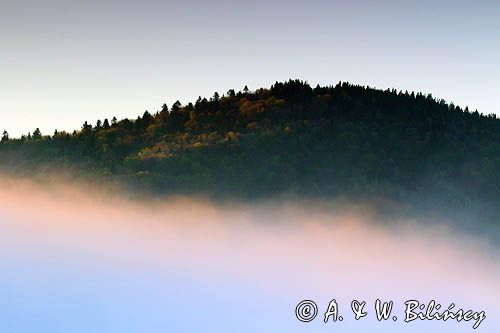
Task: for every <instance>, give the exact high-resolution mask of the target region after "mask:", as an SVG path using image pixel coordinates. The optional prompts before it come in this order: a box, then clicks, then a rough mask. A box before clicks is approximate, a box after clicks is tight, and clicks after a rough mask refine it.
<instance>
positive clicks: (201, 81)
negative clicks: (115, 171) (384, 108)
mask: <svg viewBox="0 0 500 333" xmlns="http://www.w3.org/2000/svg"><path fill="white" fill-rule="evenodd" d="M0 45H1V52H0V130H1V129H6V130H8V131H9V133H10V134H11V136H19V135H20V134H21V133H27V132H28V131H31V132H32V131H33V130H34V129H35V128H37V127H39V128H40V129H41V130H42V133H45V134H51V133H52V132H53V130H54V129H56V128H57V129H59V130H73V129H78V128H80V127H81V125H82V124H83V122H84V121H90V122H91V123H95V121H96V120H97V119H104V118H112V117H113V116H116V117H117V118H119V119H120V118H125V117H129V118H135V117H137V116H138V115H140V114H142V113H143V112H144V111H145V110H148V111H150V112H155V111H157V110H159V109H160V107H161V105H162V104H163V103H165V102H166V103H167V104H168V105H172V104H173V103H174V102H175V101H176V100H177V99H179V100H180V101H181V102H183V103H187V102H190V101H194V100H196V98H197V97H198V96H211V95H212V94H213V93H214V92H215V91H218V92H220V93H224V92H226V91H227V90H229V89H232V88H235V89H236V90H238V89H242V88H243V87H244V86H245V85H248V86H249V88H250V89H256V88H259V87H268V86H270V85H271V84H273V83H274V82H275V81H283V80H287V79H289V78H299V79H303V80H306V81H308V82H309V83H311V84H313V85H316V84H317V83H319V84H322V85H328V84H336V83H337V82H338V81H349V82H351V83H356V84H361V85H369V86H374V87H378V88H382V89H386V88H396V89H398V90H399V89H401V90H403V91H404V90H408V91H421V92H424V93H432V94H433V96H435V97H438V98H444V99H445V100H447V101H449V102H453V103H455V104H457V105H460V106H462V107H465V106H469V108H470V109H478V110H479V111H480V112H482V113H485V114H490V113H496V114H500V101H499V99H498V92H499V88H500V63H499V59H500V2H498V1H461V0H456V1H446V0H445V1H332V0H328V1H326V0H325V1H320V0H311V1H295V0H291V1H281V0H279V1H261V0H257V1H234V0H233V1H193V0H184V1H168V0H167V1H159V0H154V1H153V0H142V1H126V0H124V1H115V0H100V1H93V0H88V1H72V0H65V1H62V0H46V1H38V0H16V1H11V0H0Z"/></svg>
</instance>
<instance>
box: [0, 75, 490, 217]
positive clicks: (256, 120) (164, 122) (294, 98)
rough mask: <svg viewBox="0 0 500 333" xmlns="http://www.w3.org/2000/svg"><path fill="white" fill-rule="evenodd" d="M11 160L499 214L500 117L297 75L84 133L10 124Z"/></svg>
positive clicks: (194, 189)
mask: <svg viewBox="0 0 500 333" xmlns="http://www.w3.org/2000/svg"><path fill="white" fill-rule="evenodd" d="M0 166H1V167H2V168H4V170H6V171H8V172H13V173H17V174H25V173H33V172H35V171H36V172H38V173H40V172H46V171H47V170H50V171H54V170H59V169H71V170H72V171H73V172H74V173H75V174H76V175H80V176H82V175H86V176H89V177H91V178H94V179H97V180H99V181H117V180H118V181H120V182H123V183H124V184H126V185H127V186H130V187H131V188H133V189H135V190H139V189H140V190H144V191H147V192H150V193H161V194H186V193H188V194H193V193H196V194H200V193H201V194H207V195H215V196H228V197H233V198H234V197H239V198H269V197H275V196H277V195H283V194H284V195H296V196H304V197H326V198H333V197H337V196H349V195H363V196H364V197H370V196H371V197H377V196H383V197H385V198H389V199H393V200H396V201H398V200H402V201H405V202H413V203H415V202H418V203H419V204H420V203H425V205H433V204H434V203H435V205H436V206H442V207H447V208H449V209H455V208H457V209H458V208H461V209H462V208H468V207H469V206H470V208H471V209H472V208H474V209H476V211H478V212H483V213H484V214H493V213H495V214H496V213H497V212H498V211H500V209H499V207H500V203H499V202H500V173H499V171H500V120H498V119H496V117H495V116H494V115H488V116H484V115H481V114H479V113H478V112H477V111H475V112H470V111H469V110H468V109H467V108H466V109H465V110H464V109H462V108H460V107H458V106H454V105H453V104H447V103H446V102H445V101H443V100H437V99H435V98H433V97H432V96H430V95H423V94H420V93H418V94H414V93H413V92H412V93H408V92H401V91H399V92H398V91H395V90H385V91H382V90H377V89H372V88H368V87H362V86H355V85H351V84H348V83H339V84H337V85H335V86H327V87H320V86H317V87H315V88H312V87H310V86H309V85H308V84H307V83H304V82H301V81H297V80H295V81H288V82H285V83H276V84H274V85H273V86H272V87H271V88H269V89H265V88H263V89H258V90H257V91H252V92H251V91H248V89H247V88H246V87H245V89H244V90H243V91H239V92H235V91H234V90H230V91H228V92H227V93H225V94H223V95H222V96H221V95H219V94H218V93H215V94H214V95H213V96H212V97H211V98H210V99H206V98H199V99H198V100H197V101H196V103H194V104H193V103H189V104H188V105H181V103H179V102H176V103H175V104H173V105H172V106H171V107H168V106H167V105H163V107H162V110H161V111H159V112H156V113H154V114H150V113H149V112H145V113H144V114H143V115H142V116H140V117H138V118H137V119H133V120H130V119H124V120H119V121H117V120H116V119H113V120H107V119H106V120H103V121H98V122H97V124H95V125H90V124H88V123H85V124H84V125H83V126H82V128H81V129H79V130H78V131H75V132H73V133H66V132H57V131H56V132H55V133H54V134H53V135H50V136H45V135H42V133H40V131H38V130H36V131H34V132H33V133H31V134H29V135H26V136H23V137H22V138H20V139H9V138H8V135H7V133H4V137H3V139H2V144H1V145H0ZM478 207H481V208H478ZM483 213H481V214H483Z"/></svg>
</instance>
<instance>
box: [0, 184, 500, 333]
mask: <svg viewBox="0 0 500 333" xmlns="http://www.w3.org/2000/svg"><path fill="white" fill-rule="evenodd" d="M51 183H52V185H51V186H47V185H41V184H40V183H34V182H30V181H27V180H24V181H23V180H9V179H5V178H4V179H2V180H1V181H0V262H1V263H2V264H1V266H0V295H1V297H0V328H1V331H2V332H51V333H53V332H89V331H92V332H123V331H127V332H167V331H171V332H196V331H201V330H204V331H206V332H234V331H238V332H255V331H260V332H285V331H286V332H308V331H310V330H311V328H312V329H314V330H315V331H327V330H331V329H333V328H332V327H331V326H332V325H333V326H339V327H343V329H348V330H349V331H352V332H392V331H394V332H420V331H422V330H423V329H424V330H431V331H434V332H466V331H470V330H472V325H473V322H460V323H458V322H456V321H452V320H449V321H447V322H442V321H435V320H434V321H427V322H423V321H415V322H411V323H404V322H403V317H404V306H402V304H403V303H404V301H405V300H410V299H416V300H420V301H421V302H422V303H428V302H429V301H430V300H436V301H437V302H438V303H440V304H443V307H445V308H446V307H448V305H449V304H451V303H455V304H456V306H457V308H463V309H464V310H469V309H471V310H474V311H482V310H484V311H485V312H486V316H487V318H486V320H485V321H484V322H483V323H482V324H481V326H480V327H479V328H478V330H481V331H483V332H495V331H498V329H499V328H500V320H499V316H498V313H499V311H500V306H499V305H498V303H497V298H498V295H500V285H499V283H498V282H499V281H500V264H499V262H498V259H497V258H498V251H499V250H498V248H497V247H496V246H495V245H494V244H493V245H491V244H490V243H489V242H487V241H485V240H484V239H482V238H480V237H477V236H471V235H468V234H465V233H463V232H460V231H456V230H454V228H453V225H452V224H450V223H447V222H440V221H433V223H429V221H427V220H420V219H417V218H416V219H411V220H408V219H397V218H394V217H392V218H388V217H384V216H383V215H380V214H376V213H374V212H373V210H371V209H370V206H369V205H365V204H360V203H356V202H352V203H347V202H345V201H343V202H313V201H310V200H308V201H300V200H295V201H283V200H280V201H275V202H265V203H264V202H262V203H259V204H248V203H242V202H227V201H226V202H213V201H209V200H203V199H200V198H185V197H184V198H181V197H177V198H174V197H172V198H168V199H161V200H160V199H157V200H152V199H149V200H144V201H140V200H136V199H134V200H131V199H127V198H126V196H124V195H122V194H120V193H116V192H115V191H113V190H110V189H107V190H106V189H100V188H99V187H98V186H95V185H94V186H91V185H88V184H81V183H80V184H70V183H67V182H54V181H52V182H51ZM395 209H396V208H395ZM333 298H335V299H336V300H337V301H338V303H339V304H340V312H341V314H342V315H343V317H344V318H345V320H344V322H342V323H340V322H337V323H328V324H324V323H323V322H322V319H323V318H322V313H324V312H325V311H326V307H327V305H328V302H329V301H330V300H331V299H333ZM377 298H380V299H381V300H384V301H389V300H394V301H395V310H394V312H395V313H396V312H397V314H398V316H399V317H400V319H399V320H398V321H397V322H393V321H392V320H389V321H388V322H378V321H376V319H374V314H373V308H374V307H373V305H372V304H373V303H374V301H375V300H376V299H377ZM303 299H313V300H315V301H316V303H317V304H318V306H319V307H320V314H319V315H318V317H317V318H316V320H315V321H314V322H312V323H308V324H306V323H302V322H300V321H298V320H297V319H296V318H295V306H296V305H297V304H298V303H299V302H300V301H301V300H303ZM353 299H357V300H360V301H362V300H365V301H367V303H368V305H367V307H366V310H367V311H368V312H369V316H368V318H364V319H362V320H360V321H355V320H354V319H353V314H352V312H351V309H350V302H351V300H353Z"/></svg>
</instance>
